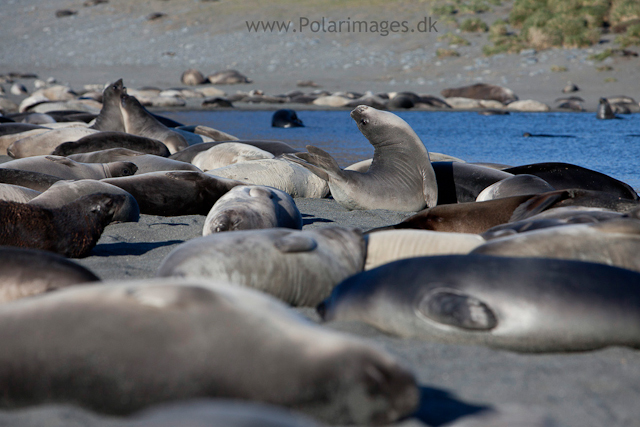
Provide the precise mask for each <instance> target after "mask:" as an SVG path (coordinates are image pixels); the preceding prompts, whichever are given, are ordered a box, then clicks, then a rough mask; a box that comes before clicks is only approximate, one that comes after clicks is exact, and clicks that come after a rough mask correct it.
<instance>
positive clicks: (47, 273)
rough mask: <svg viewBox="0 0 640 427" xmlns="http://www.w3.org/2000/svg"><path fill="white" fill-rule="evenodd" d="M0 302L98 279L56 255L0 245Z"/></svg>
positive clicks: (81, 267)
mask: <svg viewBox="0 0 640 427" xmlns="http://www.w3.org/2000/svg"><path fill="white" fill-rule="evenodd" d="M0 257H1V258H2V263H3V266H2V269H0V303H4V302H7V301H12V300H16V299H18V298H23V297H28V296H32V295H37V294H41V293H44V292H50V291H53V290H56V289H60V288H64V287H67V286H73V285H77V284H81V283H87V282H96V281H98V280H100V279H98V277H97V276H96V275H95V274H93V273H92V272H91V271H89V270H87V269H86V268H84V267H83V266H81V265H79V264H76V263H75V262H73V261H70V260H68V259H66V258H64V257H61V256H60V255H56V254H52V253H51V252H46V251H39V250H35V249H23V248H14V247H10V246H0Z"/></svg>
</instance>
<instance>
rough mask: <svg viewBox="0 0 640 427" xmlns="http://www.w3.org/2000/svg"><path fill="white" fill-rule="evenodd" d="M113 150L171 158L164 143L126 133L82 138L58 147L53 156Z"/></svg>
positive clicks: (101, 134) (98, 134) (100, 133)
mask: <svg viewBox="0 0 640 427" xmlns="http://www.w3.org/2000/svg"><path fill="white" fill-rule="evenodd" d="M111 148H126V149H129V150H133V151H137V152H139V153H144V154H154V155H156V156H162V157H169V154H170V153H169V149H168V148H167V146H166V145H164V144H163V143H162V142H160V141H158V140H156V139H151V138H145V137H144V136H138V135H131V134H129V133H125V132H98V133H94V134H91V135H87V136H85V137H82V138H80V139H79V140H77V141H73V142H65V143H63V144H60V145H58V146H57V147H56V148H55V150H53V151H52V152H51V154H53V155H55V156H70V155H72V154H80V153H93V152H95V151H101V150H108V149H111Z"/></svg>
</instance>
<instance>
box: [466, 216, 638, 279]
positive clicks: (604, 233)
mask: <svg viewBox="0 0 640 427" xmlns="http://www.w3.org/2000/svg"><path fill="white" fill-rule="evenodd" d="M471 253H476V254H481V255H495V256H512V257H539V258H559V259H573V260H579V261H590V262H597V263H600V264H607V265H613V266H616V267H621V268H626V269H629V270H634V271H638V272H640V257H638V253H640V221H639V220H637V219H630V218H620V219H611V220H609V221H604V222H599V223H591V224H573V225H565V226H562V227H552V228H544V229H540V230H535V231H529V232H527V233H520V234H516V235H512V236H505V237H502V238H497V239H493V240H491V241H490V242H487V243H485V244H484V245H482V246H479V247H477V248H475V249H474V250H473V251H472V252H471Z"/></svg>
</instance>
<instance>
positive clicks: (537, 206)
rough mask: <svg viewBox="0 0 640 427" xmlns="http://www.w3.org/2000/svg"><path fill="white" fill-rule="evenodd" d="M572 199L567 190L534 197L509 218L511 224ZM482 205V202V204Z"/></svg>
mask: <svg viewBox="0 0 640 427" xmlns="http://www.w3.org/2000/svg"><path fill="white" fill-rule="evenodd" d="M569 198H571V194H570V193H569V192H568V191H567V190H556V191H550V192H548V193H542V194H540V195H533V196H532V197H531V198H530V199H529V200H527V201H526V202H524V203H522V204H521V205H520V206H518V207H517V208H516V209H515V210H514V211H513V214H512V215H511V218H509V222H516V221H520V220H523V219H527V218H529V217H532V216H534V215H536V214H539V213H540V212H544V211H546V210H547V209H549V208H551V207H553V206H554V205H555V204H556V203H558V202H560V201H562V200H565V199H569ZM480 203H482V202H480Z"/></svg>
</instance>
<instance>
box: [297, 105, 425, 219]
mask: <svg viewBox="0 0 640 427" xmlns="http://www.w3.org/2000/svg"><path fill="white" fill-rule="evenodd" d="M351 117H352V118H353V120H355V122H356V123H357V124H358V129H360V132H362V134H363V135H364V136H365V137H366V138H367V139H368V140H369V142H370V143H371V145H373V148H374V152H373V162H372V163H371V166H370V167H369V170H368V171H367V172H366V173H361V172H356V171H346V170H342V169H340V167H339V166H338V163H337V162H336V161H335V160H334V159H333V158H332V157H331V156H330V155H329V154H328V153H326V152H325V151H323V150H321V149H319V148H316V147H313V146H307V150H309V152H308V153H297V154H294V155H287V154H285V155H284V157H285V158H287V159H289V160H292V161H294V162H296V163H299V164H301V165H302V166H304V167H306V168H307V169H309V170H310V171H311V172H313V173H315V174H316V175H318V176H319V177H320V178H323V179H325V180H327V181H328V182H329V188H330V190H331V195H332V196H333V198H334V199H335V200H336V201H337V202H338V203H340V204H341V205H342V206H344V207H345V208H347V209H389V210H394V211H406V212H412V211H418V210H420V209H423V208H424V207H425V206H428V207H431V206H435V205H436V203H437V200H438V187H437V184H436V175H435V173H434V172H433V168H432V167H431V161H430V160H429V152H428V151H427V149H426V148H425V146H424V144H423V143H422V141H421V140H420V138H419V137H418V135H416V133H415V132H414V131H413V129H411V126H409V124H407V122H405V121H404V120H402V119H401V118H400V117H398V116H396V115H395V114H393V113H389V112H387V111H380V110H376V109H375V108H371V107H367V106H364V105H361V106H359V107H356V108H355V109H354V110H353V111H352V112H351Z"/></svg>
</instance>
